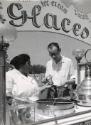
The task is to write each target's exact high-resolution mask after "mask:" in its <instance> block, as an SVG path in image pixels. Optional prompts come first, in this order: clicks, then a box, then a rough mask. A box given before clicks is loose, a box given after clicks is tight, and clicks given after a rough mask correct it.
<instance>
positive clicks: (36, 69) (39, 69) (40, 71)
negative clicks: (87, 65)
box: [30, 64, 46, 74]
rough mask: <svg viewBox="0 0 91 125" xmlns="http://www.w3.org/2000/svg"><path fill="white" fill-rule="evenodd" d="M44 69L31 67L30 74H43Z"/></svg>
mask: <svg viewBox="0 0 91 125" xmlns="http://www.w3.org/2000/svg"><path fill="white" fill-rule="evenodd" d="M45 71H46V67H45V66H43V65H40V64H38V65H32V68H31V71H30V73H32V74H40V73H45Z"/></svg>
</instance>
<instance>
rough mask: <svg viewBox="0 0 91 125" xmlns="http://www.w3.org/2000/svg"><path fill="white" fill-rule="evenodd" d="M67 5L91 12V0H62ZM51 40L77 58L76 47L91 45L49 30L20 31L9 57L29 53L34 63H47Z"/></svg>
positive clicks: (83, 47)
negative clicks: (74, 51) (74, 54)
mask: <svg viewBox="0 0 91 125" xmlns="http://www.w3.org/2000/svg"><path fill="white" fill-rule="evenodd" d="M61 1H62V2H64V3H65V5H66V6H67V7H69V6H70V5H71V4H73V5H74V7H75V8H77V9H78V10H79V11H81V12H82V11H83V12H84V13H86V14H87V13H90V12H91V0H61ZM50 42H58V43H59V45H60V46H61V48H62V55H65V56H66V57H69V58H71V59H72V60H73V63H74V65H75V66H76V60H75V58H74V56H73V55H72V51H73V50H74V49H89V48H91V46H89V45H87V44H85V43H83V42H81V41H78V40H76V39H74V38H71V37H68V36H64V35H61V34H56V33H49V32H18V37H17V39H16V40H15V41H14V43H12V44H11V45H10V47H9V49H8V56H9V59H11V58H13V57H14V56H16V55H18V54H20V53H27V54H29V55H30V57H31V62H32V64H42V65H46V62H47V61H48V60H49V58H50V57H49V55H48V51H47V45H48V44H49V43H50Z"/></svg>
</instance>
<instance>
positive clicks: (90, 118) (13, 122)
mask: <svg viewBox="0 0 91 125" xmlns="http://www.w3.org/2000/svg"><path fill="white" fill-rule="evenodd" d="M32 106H34V105H32ZM31 109H32V112H33V115H31V117H32V119H34V120H33V121H32V122H27V123H20V122H19V121H18V119H17V118H16V116H15V115H14V116H13V117H12V115H13V114H12V113H10V112H9V111H8V112H7V120H6V123H7V124H6V125H83V124H84V125H91V107H82V106H78V105H75V111H74V112H73V113H71V114H66V115H64V116H60V115H57V116H56V115H55V114H53V116H52V115H51V116H47V115H41V113H40V112H38V111H37V112H36V109H35V108H34V107H32V108H31ZM12 118H13V119H12Z"/></svg>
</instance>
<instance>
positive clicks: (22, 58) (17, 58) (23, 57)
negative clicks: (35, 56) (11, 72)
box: [10, 54, 30, 69]
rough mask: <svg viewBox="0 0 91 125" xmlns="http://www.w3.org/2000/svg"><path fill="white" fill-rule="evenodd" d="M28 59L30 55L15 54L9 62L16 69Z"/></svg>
mask: <svg viewBox="0 0 91 125" xmlns="http://www.w3.org/2000/svg"><path fill="white" fill-rule="evenodd" d="M28 60H30V56H29V55H28V54H20V55H18V56H15V57H14V58H13V59H12V60H11V61H10V64H11V65H13V66H14V67H15V68H16V69H19V68H21V67H22V66H23V65H25V64H26V62H27V61H28Z"/></svg>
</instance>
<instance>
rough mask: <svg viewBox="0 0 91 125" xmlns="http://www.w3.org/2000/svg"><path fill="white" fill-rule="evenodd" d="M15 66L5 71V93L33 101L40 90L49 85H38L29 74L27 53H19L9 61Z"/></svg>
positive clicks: (29, 63) (29, 64)
mask: <svg viewBox="0 0 91 125" xmlns="http://www.w3.org/2000/svg"><path fill="white" fill-rule="evenodd" d="M10 64H11V65H13V66H14V67H15V68H14V69H12V70H10V71H8V72H7V73H6V94H7V96H13V97H14V98H15V97H18V98H24V99H30V100H32V101H35V100H37V99H38V94H39V92H40V91H41V90H43V89H45V88H46V87H49V86H47V85H45V86H43V87H41V88H40V87H39V86H38V84H37V82H36V81H35V80H34V78H32V77H30V76H29V72H30V69H31V61H30V57H29V55H27V54H20V55H18V56H16V57H14V58H13V59H12V60H11V62H10Z"/></svg>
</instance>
